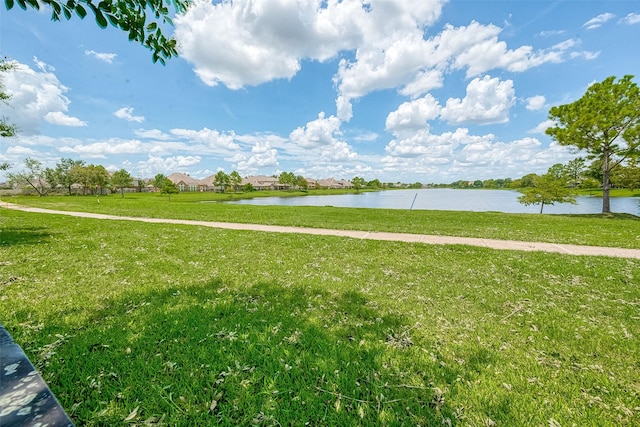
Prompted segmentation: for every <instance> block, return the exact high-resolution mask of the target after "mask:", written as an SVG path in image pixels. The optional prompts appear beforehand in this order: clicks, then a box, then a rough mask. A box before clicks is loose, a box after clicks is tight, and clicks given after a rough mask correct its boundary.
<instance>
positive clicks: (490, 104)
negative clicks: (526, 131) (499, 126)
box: [440, 76, 515, 124]
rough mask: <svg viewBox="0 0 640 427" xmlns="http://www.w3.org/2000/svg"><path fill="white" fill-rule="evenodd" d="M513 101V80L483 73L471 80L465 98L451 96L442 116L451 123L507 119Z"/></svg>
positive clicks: (501, 120)
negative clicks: (483, 74)
mask: <svg viewBox="0 0 640 427" xmlns="http://www.w3.org/2000/svg"><path fill="white" fill-rule="evenodd" d="M514 102H515V90H514V88H513V81H511V80H505V81H500V79H498V78H491V77H490V76H484V77H483V78H482V79H480V78H475V79H473V80H472V81H471V82H470V83H469V85H468V86H467V95H466V96H465V97H464V98H463V99H459V98H450V99H448V100H447V103H446V105H445V107H444V108H443V109H442V112H441V115H440V117H441V118H442V119H444V120H446V121H447V122H449V123H452V124H459V123H477V124H489V123H506V122H508V121H509V109H510V108H511V106H513V104H514Z"/></svg>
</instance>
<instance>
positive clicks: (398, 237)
mask: <svg viewBox="0 0 640 427" xmlns="http://www.w3.org/2000/svg"><path fill="white" fill-rule="evenodd" d="M0 207H3V208H6V209H14V210H20V211H24V212H36V213H46V214H57V215H68V216H73V217H80V218H96V219H108V220H115V221H139V222H147V223H158V224H184V225H197V226H202V227H213V228H223V229H229V230H246V231H263V232H268V233H299V234H315V235H322V236H338V237H349V238H352V239H369V240H387V241H399V242H411V243H424V244H430V245H468V246H480V247H485V248H491V249H503V250H514V251H542V252H557V253H563V254H569V255H589V256H607V257H617V258H635V259H640V249H624V248H609V247H603V246H581V245H565V244H557V243H542V242H520V241H516V240H497V239H481V238H474V237H452V236H435V235H426V234H409V233H387V232H366V231H356V230H332V229H328V228H306V227H288V226H280V225H262V224H241V223H232V222H212V221H193V220H182V219H166V218H139V217H130V216H116V215H105V214H98V213H90V212H67V211H59V210H53V209H41V208H32V207H28V206H21V205H16V204H13V203H6V202H2V203H0Z"/></svg>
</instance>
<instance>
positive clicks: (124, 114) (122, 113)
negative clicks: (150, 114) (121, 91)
mask: <svg viewBox="0 0 640 427" xmlns="http://www.w3.org/2000/svg"><path fill="white" fill-rule="evenodd" d="M113 115H114V116H116V117H117V118H119V119H122V120H126V121H128V122H137V123H142V122H144V117H143V116H134V115H133V108H132V107H122V108H120V109H119V110H118V111H116V112H114V113H113Z"/></svg>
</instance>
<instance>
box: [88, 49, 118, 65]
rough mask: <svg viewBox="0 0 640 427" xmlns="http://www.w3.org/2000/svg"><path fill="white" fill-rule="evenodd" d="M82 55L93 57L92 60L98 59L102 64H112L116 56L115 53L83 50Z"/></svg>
mask: <svg viewBox="0 0 640 427" xmlns="http://www.w3.org/2000/svg"><path fill="white" fill-rule="evenodd" d="M84 54H85V55H88V56H93V57H94V58H96V59H99V60H100V61H102V62H106V63H107V64H112V63H113V61H114V60H115V59H116V56H118V55H117V54H115V53H104V52H96V51H95V50H85V51H84Z"/></svg>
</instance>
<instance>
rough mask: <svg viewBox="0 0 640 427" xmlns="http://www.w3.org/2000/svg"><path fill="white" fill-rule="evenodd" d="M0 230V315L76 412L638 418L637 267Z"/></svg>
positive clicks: (89, 228) (72, 229)
mask: <svg viewBox="0 0 640 427" xmlns="http://www.w3.org/2000/svg"><path fill="white" fill-rule="evenodd" d="M74 199H75V198H68V200H71V201H73V200H74ZM79 199H82V198H79ZM106 199H108V201H107V200H106ZM43 200H45V201H46V200H47V199H43ZM125 200H127V199H126V198H125ZM118 201H119V199H118ZM94 202H95V200H94ZM112 203H113V204H112ZM131 203H132V204H131V205H130V206H132V210H133V206H134V203H136V202H135V199H133V198H132V202H131ZM113 206H117V205H116V198H111V197H110V198H105V200H102V201H101V204H100V208H101V209H107V210H115V211H118V209H116V208H115V207H113ZM120 206H122V205H120ZM163 206H165V207H166V208H167V214H168V215H170V216H171V215H187V214H188V213H189V210H188V208H187V207H188V206H193V207H196V208H194V212H193V215H194V216H198V215H206V212H207V211H206V210H202V211H201V210H199V208H197V206H200V205H199V204H197V203H191V204H190V205H189V204H185V205H181V204H180V203H175V204H174V201H172V202H171V205H169V204H166V205H163ZM173 206H178V208H173ZM209 206H210V205H209ZM70 208H73V206H70ZM148 209H149V210H148V211H147V212H140V214H144V215H147V214H151V213H154V212H155V213H156V214H159V213H160V208H158V207H149V208H148ZM232 209H235V208H232ZM122 210H126V209H122V208H120V211H122ZM340 211H342V212H343V211H344V210H340ZM225 212H226V214H228V215H229V218H228V219H229V220H232V217H233V216H234V215H241V214H242V213H244V214H246V215H247V218H245V220H247V219H250V218H248V217H249V216H250V215H254V216H256V217H258V215H260V218H262V219H263V221H267V220H268V218H267V215H274V216H277V219H276V220H275V222H286V221H285V219H286V217H285V214H284V213H279V214H277V213H278V212H280V210H278V209H274V210H270V209H267V210H265V213H263V214H258V211H256V210H253V209H250V208H249V209H246V210H238V211H231V213H229V212H227V211H225V210H220V211H218V210H215V211H214V213H213V214H211V216H213V217H215V216H222V215H224V214H225ZM274 212H275V213H274ZM282 212H284V211H282ZM292 212H296V215H290V219H291V221H292V222H294V223H297V222H298V221H301V220H300V219H299V218H298V217H297V215H298V212H302V211H298V210H297V209H296V210H293V211H292ZM311 212H318V213H317V214H314V215H310V217H311V218H312V220H308V221H309V222H310V223H313V222H314V221H319V215H320V212H321V210H318V211H315V210H311ZM329 212H330V213H329V214H328V216H329V217H330V218H332V222H331V224H334V222H338V221H339V215H338V211H334V210H329ZM356 212H357V213H359V214H360V215H361V216H362V217H363V222H364V223H365V224H366V226H367V227H374V226H377V225H376V224H381V223H382V222H375V220H374V219H373V216H371V217H369V216H368V215H366V214H365V212H366V211H365V210H356ZM347 213H349V212H348V210H347ZM414 213H416V212H412V213H411V214H414ZM128 214H131V212H128ZM405 214H407V213H405ZM349 215H350V213H349ZM353 215H354V218H355V217H356V216H357V215H356V214H355V213H354V214H353ZM384 215H385V216H386V215H388V217H387V219H389V218H390V215H391V213H386V212H385V213H384ZM402 215H404V214H402ZM418 217H419V216H418ZM489 217H490V215H489V216H485V215H483V214H480V215H479V214H474V215H473V216H469V217H467V216H465V215H461V216H460V217H451V218H450V219H451V221H452V222H461V223H462V222H464V223H465V224H464V226H463V225H459V226H458V228H457V229H460V230H462V229H464V228H465V227H466V228H469V229H472V230H478V231H476V232H480V231H482V230H488V229H490V228H491V227H490V226H489V221H488V220H487V219H485V218H489ZM541 217H544V216H541ZM313 218H315V219H313ZM401 218H406V217H401ZM473 218H478V220H477V221H473ZM495 218H497V219H499V220H500V222H498V223H496V224H494V225H493V227H495V228H500V227H501V224H503V223H507V224H512V223H514V222H515V223H517V221H515V220H513V219H511V217H510V216H506V218H502V216H498V217H495ZM501 218H502V219H501ZM527 218H528V216H527ZM531 218H535V217H531ZM553 218H555V221H557V224H558V226H557V228H558V229H560V230H563V229H566V230H565V231H558V232H557V233H558V235H561V236H567V235H573V234H578V231H579V229H581V228H582V227H584V226H585V225H584V224H589V223H590V222H591V221H594V223H596V224H597V223H598V222H599V223H600V224H601V228H602V227H606V226H609V224H617V223H618V222H620V223H624V224H627V227H636V229H635V230H637V227H638V225H637V224H638V221H637V219H635V220H634V219H631V218H626V219H625V218H611V219H600V218H590V219H588V221H586V222H584V223H583V222H581V221H582V219H581V218H573V217H570V218H557V217H555V216H554V217H553ZM211 219H219V218H211ZM344 221H347V220H346V219H345V220H344ZM546 221H551V220H550V219H547V220H546ZM440 222H441V223H442V224H444V223H445V220H444V219H441V220H440ZM523 222H524V221H523ZM417 223H418V224H420V225H419V227H421V228H420V229H421V230H422V229H424V228H428V225H427V223H428V221H427V220H420V221H417ZM544 224H545V227H546V228H547V229H545V230H539V231H538V232H539V233H541V234H544V235H553V233H554V231H553V230H550V229H551V228H553V226H552V224H554V222H553V221H551V222H545V223H544ZM567 224H573V228H574V229H575V230H573V231H572V232H569V231H568V230H569V228H570V227H569V225H567ZM416 227H418V226H416ZM450 228H454V229H456V226H450ZM593 228H594V229H595V228H597V226H595V225H594V226H593ZM409 229H411V227H409ZM0 230H1V231H0V321H2V322H3V323H4V325H5V327H6V328H7V329H8V331H9V332H10V333H11V334H12V336H13V338H14V339H15V341H16V342H17V343H18V344H20V345H21V346H22V347H23V348H24V350H25V352H26V353H27V355H28V356H29V358H30V359H31V361H32V362H33V363H34V364H35V365H36V366H37V367H38V368H39V369H40V371H41V372H42V374H43V376H44V378H45V380H46V381H47V382H48V383H49V385H50V386H51V388H52V390H53V392H54V393H55V394H56V396H57V397H58V399H59V400H60V402H61V403H62V405H63V407H64V408H65V409H66V410H67V412H68V413H69V415H70V416H71V418H72V419H73V420H74V422H76V424H77V425H90V426H107V425H108V426H116V425H145V424H150V425H180V426H198V425H205V426H206V425H228V426H235V425H247V426H248V425H256V426H288V425H310V426H324V425H340V426H343V425H371V426H374V425H376V426H377V425H394V426H395V425H407V426H415V425H422V426H431V425H433V426H441V425H458V426H492V425H498V426H499V425H504V426H518V425H521V426H532V425H533V426H558V425H561V426H571V425H577V426H620V425H639V424H640V362H639V361H640V346H639V345H638V337H639V336H640V289H639V287H638V284H639V283H640V261H639V260H631V259H618V258H615V259H614V258H604V257H578V256H569V255H560V254H546V253H538V252H511V251H497V250H490V249H486V248H474V247H467V246H437V245H421V244H409V243H398V242H380V241H366V240H359V239H346V238H338V237H327V236H309V235H294V234H269V233H260V232H243V231H230V230H216V229H209V228H204V227H196V226H176V225H160V224H145V223H134V222H112V221H100V220H93V219H83V218H73V217H64V216H55V215H45V214H29V213H22V212H16V211H7V210H1V211H0ZM627 236H628V238H629V239H631V240H633V239H634V238H636V237H635V236H634V235H631V234H630V233H629V234H627ZM563 238H564V237H563ZM636 245H637V243H636ZM631 246H633V245H631Z"/></svg>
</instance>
